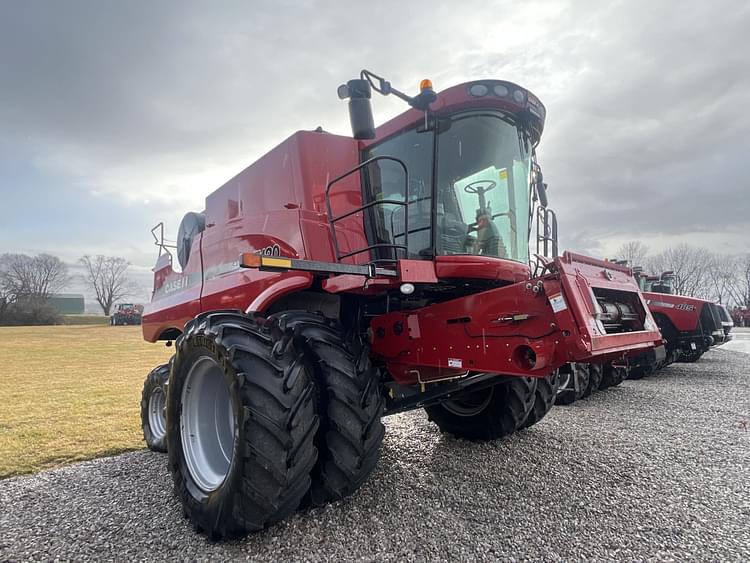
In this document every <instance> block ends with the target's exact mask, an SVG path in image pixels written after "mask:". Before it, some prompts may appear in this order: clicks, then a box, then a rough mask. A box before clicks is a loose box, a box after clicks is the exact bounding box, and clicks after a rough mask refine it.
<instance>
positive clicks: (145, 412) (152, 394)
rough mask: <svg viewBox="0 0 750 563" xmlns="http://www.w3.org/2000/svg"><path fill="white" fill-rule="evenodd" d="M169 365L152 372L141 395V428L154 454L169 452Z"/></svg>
mask: <svg viewBox="0 0 750 563" xmlns="http://www.w3.org/2000/svg"><path fill="white" fill-rule="evenodd" d="M168 381H169V364H164V365H161V366H159V367H156V368H154V369H153V370H151V373H149V374H148V375H147V376H146V381H144V382H143V392H142V393H141V427H142V428H143V439H144V440H145V441H146V446H148V449H149V450H151V451H153V452H166V451H167V414H166V408H167V382H168Z"/></svg>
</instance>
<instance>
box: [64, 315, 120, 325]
mask: <svg viewBox="0 0 750 563" xmlns="http://www.w3.org/2000/svg"><path fill="white" fill-rule="evenodd" d="M63 324H64V325H108V324H109V317H105V316H104V315H63Z"/></svg>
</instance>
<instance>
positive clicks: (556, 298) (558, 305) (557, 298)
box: [549, 293, 568, 313]
mask: <svg viewBox="0 0 750 563" xmlns="http://www.w3.org/2000/svg"><path fill="white" fill-rule="evenodd" d="M549 304H550V305H552V310H553V311H554V312H555V313H559V312H560V311H564V310H565V309H567V308H568V304H567V303H565V298H564V297H563V296H562V293H558V294H557V295H552V296H550V298H549Z"/></svg>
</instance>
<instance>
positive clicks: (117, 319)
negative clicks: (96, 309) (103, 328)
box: [109, 303, 143, 326]
mask: <svg viewBox="0 0 750 563" xmlns="http://www.w3.org/2000/svg"><path fill="white" fill-rule="evenodd" d="M142 315H143V305H134V304H133V303H120V304H119V305H117V307H116V308H115V312H114V313H113V314H112V315H111V316H110V318H109V323H110V324H111V325H113V326H119V325H139V324H141V316H142Z"/></svg>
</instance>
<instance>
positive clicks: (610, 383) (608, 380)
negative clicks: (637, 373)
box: [599, 363, 628, 390]
mask: <svg viewBox="0 0 750 563" xmlns="http://www.w3.org/2000/svg"><path fill="white" fill-rule="evenodd" d="M627 377H628V368H626V367H623V366H613V365H612V364H609V363H608V364H604V366H603V369H602V383H601V385H600V386H599V389H602V390H603V389H608V388H609V387H616V386H618V385H620V383H622V382H623V381H625V380H626V379H627Z"/></svg>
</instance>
